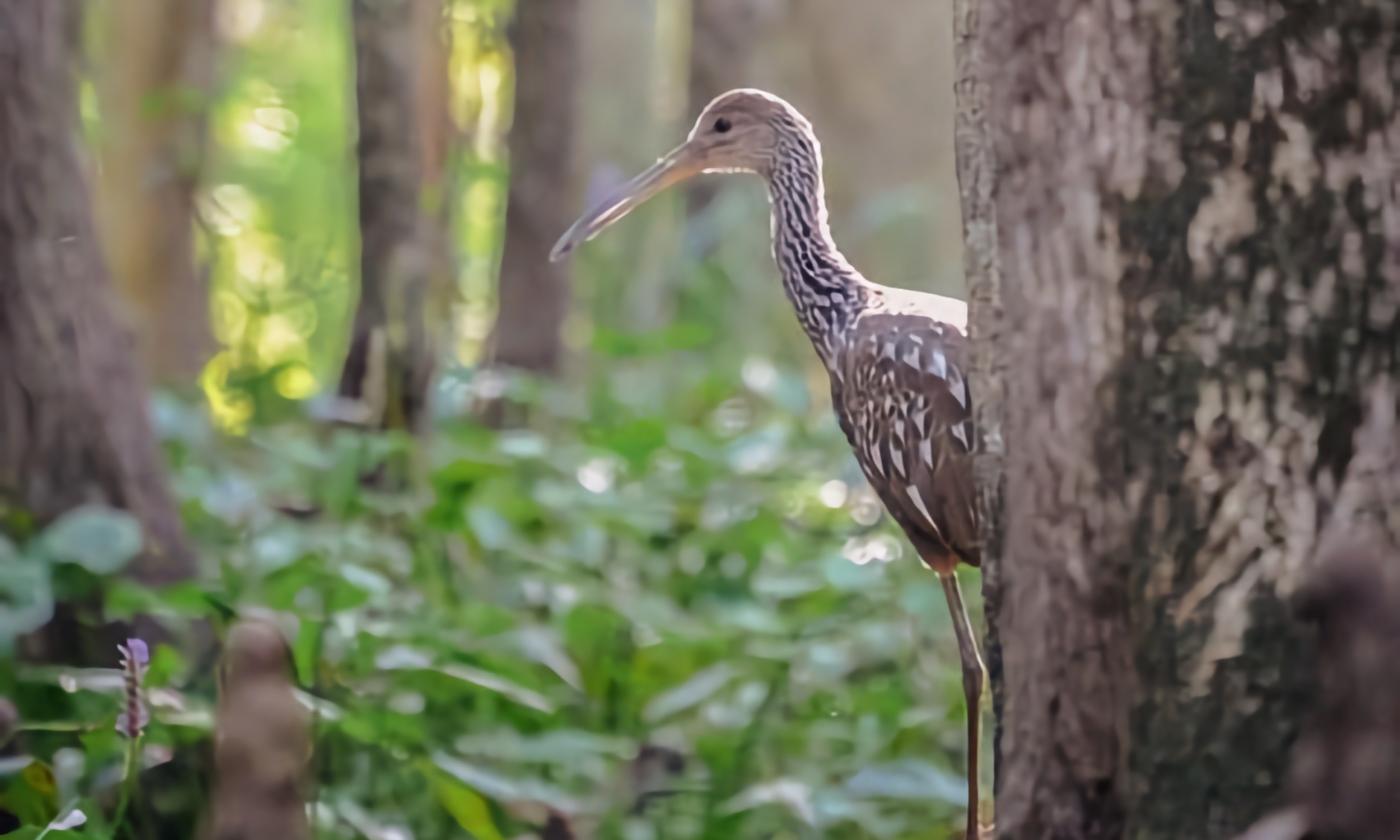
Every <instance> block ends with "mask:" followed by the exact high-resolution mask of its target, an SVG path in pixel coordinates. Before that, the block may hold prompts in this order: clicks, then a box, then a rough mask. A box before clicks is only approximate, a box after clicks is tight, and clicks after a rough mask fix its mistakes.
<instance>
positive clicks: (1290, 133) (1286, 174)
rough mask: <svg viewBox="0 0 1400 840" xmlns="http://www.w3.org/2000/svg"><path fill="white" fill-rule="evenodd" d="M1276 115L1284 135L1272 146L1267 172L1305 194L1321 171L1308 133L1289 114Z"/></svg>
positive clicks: (1304, 195)
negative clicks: (1271, 161)
mask: <svg viewBox="0 0 1400 840" xmlns="http://www.w3.org/2000/svg"><path fill="white" fill-rule="evenodd" d="M1277 119H1278V126H1279V128H1281V129H1283V135H1284V139H1283V141H1282V142H1280V143H1279V144H1278V145H1277V146H1276V147H1275V148H1274V159H1273V163H1272V165H1271V166H1270V174H1272V175H1273V176H1274V178H1276V179H1277V180H1280V181H1282V182H1284V183H1286V184H1288V186H1290V187H1292V188H1293V192H1295V193H1297V194H1298V195H1300V196H1302V197H1304V198H1306V197H1307V196H1309V195H1311V194H1312V191H1313V186H1314V185H1315V184H1316V183H1317V180H1318V177H1319V175H1320V174H1321V172H1322V168H1321V166H1319V165H1318V162H1317V155H1316V154H1315V153H1314V151H1313V142H1312V133H1311V132H1310V131H1308V127H1307V126H1306V125H1305V124H1304V123H1303V121H1302V120H1300V119H1299V118H1297V117H1295V116H1293V115H1291V114H1279V115H1278V118H1277Z"/></svg>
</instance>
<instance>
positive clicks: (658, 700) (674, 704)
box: [642, 663, 738, 723]
mask: <svg viewBox="0 0 1400 840" xmlns="http://www.w3.org/2000/svg"><path fill="white" fill-rule="evenodd" d="M736 676H738V671H736V670H735V669H734V667H733V666H732V665H728V664H726V663H720V664H718V665H712V666H710V667H709V668H706V669H705V670H703V671H700V672H699V673H697V674H696V675H695V676H693V677H691V678H690V679H688V680H686V681H685V682H683V683H681V684H680V685H678V686H676V687H675V688H673V689H671V690H670V691H663V692H661V693H660V694H658V695H656V696H655V697H653V698H652V699H651V702H650V703H648V704H647V706H646V709H645V710H644V711H643V712H642V717H643V718H644V719H645V720H646V721H647V722H648V723H656V722H658V721H662V720H665V719H666V718H668V717H670V716H672V715H674V714H676V713H678V712H682V711H684V710H686V709H689V708H690V707H691V706H695V705H697V704H699V703H703V702H704V701H706V700H708V699H710V698H711V697H713V696H714V695H715V694H717V693H718V692H719V691H720V689H722V688H724V687H725V686H727V685H729V682H730V680H732V679H734V678H735V677H736Z"/></svg>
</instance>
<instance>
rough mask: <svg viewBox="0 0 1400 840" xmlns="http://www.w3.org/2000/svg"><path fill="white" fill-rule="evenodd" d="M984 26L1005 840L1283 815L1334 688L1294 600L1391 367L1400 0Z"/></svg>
mask: <svg viewBox="0 0 1400 840" xmlns="http://www.w3.org/2000/svg"><path fill="white" fill-rule="evenodd" d="M981 13H982V14H981V18H980V19H981V27H980V28H979V30H978V32H977V35H976V36H975V37H976V40H978V41H980V49H981V51H982V55H983V56H984V57H985V62H984V63H982V64H981V66H980V68H978V69H979V70H980V73H981V81H982V82H983V83H985V85H986V87H985V90H986V91H987V92H988V98H987V101H986V112H985V114H986V124H987V125H988V126H989V127H990V129H991V136H992V150H991V151H992V153H993V157H994V160H995V161H996V166H997V185H996V191H995V226H996V231H997V240H998V243H999V245H998V250H999V257H1000V264H1001V270H1002V275H1003V278H1004V283H1005V286H1004V298H1003V299H1004V304H1005V321H1006V329H1005V330H1003V331H1002V332H1000V333H999V334H1000V335H1001V336H1002V337H1003V342H1002V347H1001V348H1000V352H1001V353H1002V354H1004V355H1003V358H1004V360H1005V371H1006V380H1005V381H1006V403H1005V417H1004V425H1003V433H1004V438H1005V441H1006V461H1005V469H1006V474H1007V476H1009V477H1013V478H1014V480H1010V481H1008V483H1007V488H1006V495H1005V516H1004V521H1005V529H1004V531H1003V537H1004V544H1003V548H1004V561H1003V563H1002V565H1001V573H1002V578H1001V592H1000V604H1001V605H1000V609H999V610H998V611H997V625H998V626H997V631H998V635H999V637H1000V643H1001V648H1002V664H1003V686H1002V690H1003V692H1004V706H1003V710H1002V721H1001V723H1002V736H1001V759H1002V764H1001V766H1000V768H999V794H998V799H997V824H998V829H999V834H1000V836H1002V837H1007V838H1034V839H1035V840H1044V838H1109V837H1113V838H1117V837H1124V836H1127V837H1134V838H1177V837H1200V838H1214V837H1230V836H1232V835H1234V834H1235V833H1237V832H1239V831H1241V830H1243V829H1244V828H1245V827H1246V826H1248V825H1250V824H1251V823H1252V822H1253V821H1254V820H1255V819H1256V818H1258V817H1259V816H1260V815H1261V814H1262V813H1263V812H1265V811H1266V810H1267V809H1269V808H1271V807H1272V806H1274V805H1275V804H1276V803H1277V802H1279V801H1280V800H1281V798H1282V796H1283V791H1284V777H1285V773H1286V772H1287V768H1288V766H1289V756H1290V748H1291V746H1292V744H1293V743H1294V741H1295V740H1296V738H1297V736H1298V733H1299V730H1300V728H1301V726H1302V725H1303V721H1304V720H1305V717H1306V715H1307V714H1308V712H1309V710H1310V709H1311V708H1312V705H1313V702H1314V695H1315V692H1316V689H1315V681H1314V679H1313V675H1314V673H1315V667H1314V664H1315V661H1316V649H1317V648H1316V639H1315V634H1314V633H1313V631H1312V627H1311V625H1309V624H1308V623H1306V622H1304V621H1302V620H1300V619H1299V617H1298V615H1297V613H1296V610H1295V609H1294V607H1293V604H1292V603H1291V602H1292V599H1293V598H1294V597H1295V595H1296V593H1297V592H1298V591H1299V589H1300V587H1301V586H1302V583H1303V582H1304V581H1305V580H1306V579H1307V578H1308V571H1309V570H1310V568H1312V565H1313V563H1314V561H1313V557H1314V556H1315V555H1316V554H1317V551H1318V543H1319V536H1318V535H1319V534H1321V533H1323V531H1324V528H1328V527H1330V528H1338V527H1340V528H1342V529H1343V530H1346V529H1347V528H1348V527H1349V524H1350V523H1349V521H1348V520H1347V519H1346V517H1350V516H1352V515H1353V514H1352V513H1349V512H1348V509H1347V508H1346V507H1345V506H1343V507H1338V506H1337V499H1338V492H1337V488H1338V487H1340V486H1343V485H1344V484H1346V482H1347V480H1348V475H1349V471H1350V470H1351V469H1352V467H1353V463H1352V461H1353V453H1354V452H1355V451H1356V444H1355V443H1354V440H1355V438H1356V432H1357V429H1358V426H1359V425H1360V423H1361V419H1362V417H1363V414H1364V413H1365V412H1363V405H1365V404H1366V400H1367V399H1369V395H1370V393H1371V390H1372V389H1373V388H1376V387H1382V386H1384V385H1385V384H1386V383H1387V382H1389V381H1390V380H1392V379H1393V378H1394V376H1395V373H1396V371H1397V366H1398V365H1400V321H1397V312H1400V109H1397V102H1396V93H1397V87H1400V40H1397V6H1396V4H1395V3H1394V2H1389V0H1336V1H1335V2H1331V3H1326V4H1323V3H1308V4H1280V3H1275V2H1267V0H1237V2H1233V3H1229V4H1224V3H1213V2H1208V0H1187V2H1184V3H1159V2H1154V1H1153V0H1128V1H1127V2H1109V0H1046V2H1041V3H1024V2H1020V0H982V3H981ZM964 105H966V101H965V102H964ZM959 142H960V143H969V142H971V143H976V142H977V137H976V134H975V133H972V134H964V133H960V134H959ZM964 186H965V187H966V186H967V182H966V181H964ZM983 311H984V312H989V311H991V310H990V309H984V310H983ZM975 317H977V318H978V319H979V320H980V319H981V318H982V317H984V316H982V315H977V316H975ZM982 328H983V325H980V324H979V326H978V329H979V330H980V329H982ZM1389 399H1390V401H1391V403H1392V405H1393V401H1394V398H1393V397H1390V398H1389ZM1392 428H1393V426H1392ZM1361 468H1362V466H1357V467H1356V469H1361ZM1339 518H1340V519H1339ZM1389 548H1390V551H1391V552H1392V554H1391V556H1394V553H1393V552H1394V550H1395V549H1396V546H1395V545H1394V542H1393V538H1392V542H1391V543H1390V546H1389Z"/></svg>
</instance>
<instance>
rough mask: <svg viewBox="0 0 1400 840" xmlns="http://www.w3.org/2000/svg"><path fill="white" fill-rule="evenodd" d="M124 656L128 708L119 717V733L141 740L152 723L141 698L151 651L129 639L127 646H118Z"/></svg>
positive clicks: (135, 640) (139, 641) (123, 674)
mask: <svg viewBox="0 0 1400 840" xmlns="http://www.w3.org/2000/svg"><path fill="white" fill-rule="evenodd" d="M117 650H118V651H120V652H121V655H122V676H123V677H124V679H125V682H126V708H125V709H124V710H123V711H122V712H121V714H119V715H117V731H118V732H120V733H121V734H123V735H125V736H126V737H128V738H132V739H135V738H139V737H141V733H142V732H144V731H145V730H146V724H148V723H150V721H151V716H150V712H148V711H147V710H146V703H145V701H144V700H143V699H142V697H141V684H142V681H143V680H144V679H145V677H146V666H147V665H149V664H150V662H151V651H150V649H149V648H147V647H146V643H145V642H143V641H141V640H140V639H127V640H126V644H124V645H117Z"/></svg>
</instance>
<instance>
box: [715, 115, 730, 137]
mask: <svg viewBox="0 0 1400 840" xmlns="http://www.w3.org/2000/svg"><path fill="white" fill-rule="evenodd" d="M731 128H733V126H732V125H730V123H729V120H727V119H725V118H724V117H720V118H719V119H717V120H715V133H716V134H724V133H725V132H727V131H729V129H731Z"/></svg>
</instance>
